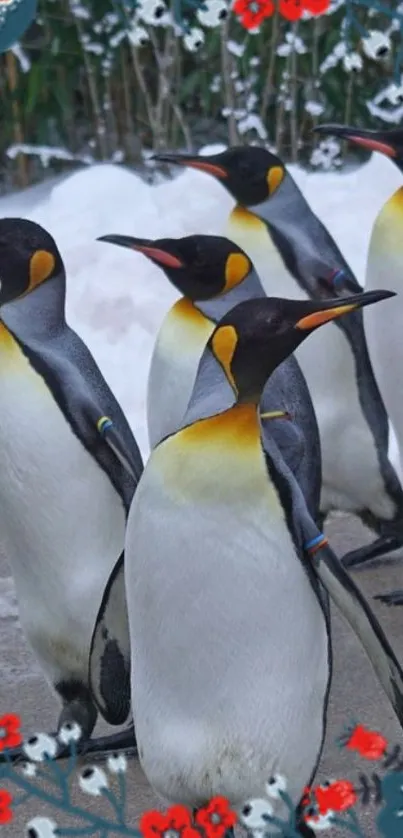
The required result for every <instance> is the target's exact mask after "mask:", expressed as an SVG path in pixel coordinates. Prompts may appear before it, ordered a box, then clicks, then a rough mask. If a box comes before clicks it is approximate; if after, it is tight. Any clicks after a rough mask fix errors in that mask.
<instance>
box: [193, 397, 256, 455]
mask: <svg viewBox="0 0 403 838" xmlns="http://www.w3.org/2000/svg"><path fill="white" fill-rule="evenodd" d="M177 441H178V444H179V445H183V446H185V445H186V446H187V445H192V444H193V445H196V446H199V447H200V449H201V452H202V450H203V447H204V446H208V447H210V446H211V447H212V448H213V449H214V451H215V449H216V448H217V450H218V451H219V452H222V453H224V449H228V448H229V449H231V448H233V449H234V450H235V451H236V452H237V455H241V453H246V452H247V451H250V449H251V447H252V448H256V449H257V450H258V451H259V452H260V448H261V445H260V426H259V420H258V411H257V410H256V405H254V404H236V405H234V406H233V407H231V408H230V409H229V410H225V411H224V413H218V414H217V415H216V416H210V417H208V418H207V419H200V420H199V421H198V422H195V423H194V424H193V425H189V426H188V427H187V428H183V430H181V431H179V433H178V434H177Z"/></svg>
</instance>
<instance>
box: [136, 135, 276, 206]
mask: <svg viewBox="0 0 403 838" xmlns="http://www.w3.org/2000/svg"><path fill="white" fill-rule="evenodd" d="M153 160H159V161H161V162H164V163H175V164H177V165H179V166H187V167H190V168H192V169H199V170H200V171H201V172H206V173H207V174H209V175H213V177H215V178H217V180H219V181H221V183H222V184H223V186H225V188H226V190H227V191H228V192H229V193H230V195H231V196H232V197H233V198H234V199H235V201H236V202H237V204H240V205H241V206H244V207H254V206H258V205H259V204H263V203H264V201H267V199H268V198H271V196H272V195H273V194H274V193H275V192H276V191H277V189H278V188H279V187H280V186H281V183H282V182H283V180H284V178H285V176H286V173H287V171H286V168H285V166H284V163H283V162H282V161H281V160H280V158H279V157H277V156H276V155H275V154H272V153H271V151H267V149H265V148H259V147H258V146H234V147H233V148H229V149H227V150H226V151H223V152H221V153H220V154H212V155H207V156H204V155H203V156H202V155H199V156H197V155H191V154H154V155H153Z"/></svg>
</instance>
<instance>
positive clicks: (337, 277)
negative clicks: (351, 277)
mask: <svg viewBox="0 0 403 838" xmlns="http://www.w3.org/2000/svg"><path fill="white" fill-rule="evenodd" d="M345 278H346V277H345V274H344V271H335V273H334V274H333V275H332V284H333V286H334V288H336V286H337V285H339V284H340V282H343V280H344V279H345Z"/></svg>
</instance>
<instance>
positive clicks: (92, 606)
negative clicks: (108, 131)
mask: <svg viewBox="0 0 403 838" xmlns="http://www.w3.org/2000/svg"><path fill="white" fill-rule="evenodd" d="M65 293H66V276H65V269H64V265H63V261H62V257H61V255H60V253H59V250H58V248H57V245H56V243H55V241H54V239H53V238H52V236H51V235H50V234H49V233H48V232H47V231H46V230H44V229H43V228H42V227H41V226H39V224H36V223H34V222H32V221H28V220H25V219H22V218H2V219H0V390H1V409H0V459H1V464H2V467H1V477H0V539H1V544H2V548H3V551H4V554H5V556H6V557H7V560H8V562H9V565H10V569H11V572H12V575H13V578H14V582H15V587H16V593H17V600H18V607H19V617H20V622H21V625H22V628H23V631H24V633H25V636H26V638H27V640H28V642H29V644H30V646H31V648H32V650H33V652H34V654H35V655H36V658H37V660H38V661H39V663H40V666H41V668H42V671H43V673H44V675H45V677H46V679H47V681H48V683H49V684H50V686H51V687H52V688H53V690H54V691H55V693H56V695H57V696H58V698H59V700H60V702H61V704H62V710H61V713H60V717H59V722H58V730H60V728H61V727H62V726H63V725H66V724H67V725H74V724H75V723H76V724H79V725H80V727H81V732H82V739H81V743H79V746H78V751H80V749H81V748H83V749H85V750H86V751H87V752H92V751H96V750H104V748H105V749H109V747H112V748H113V747H116V746H118V745H119V741H120V736H119V734H118V735H117V736H116V735H115V736H112V737H104V738H103V739H100V740H93V741H88V740H89V738H90V736H91V734H92V731H93V729H94V727H95V723H96V719H97V709H96V706H95V704H94V703H93V700H92V697H91V693H90V689H89V683H88V658H89V650H90V642H91V636H92V631H93V627H94V620H95V618H96V615H97V613H98V609H99V606H100V602H101V600H102V595H103V592H104V589H105V585H106V583H107V580H108V578H109V576H110V574H111V571H112V569H113V567H114V565H115V564H116V561H117V559H118V557H119V556H120V555H121V554H122V551H123V549H124V537H125V528H126V518H127V513H128V510H129V507H130V503H131V500H132V498H133V494H134V492H135V489H136V486H137V483H138V481H139V478H140V475H141V473H142V470H143V463H142V458H141V454H140V451H139V448H138V446H137V443H136V441H135V439H134V437H133V435H132V432H131V430H130V427H129V425H128V423H127V421H126V419H125V417H124V415H123V412H122V410H121V408H120V406H119V404H118V403H117V401H116V399H115V398H114V396H113V395H112V393H111V391H110V389H109V387H108V386H107V384H106V382H105V380H104V378H103V377H102V374H101V372H100V370H99V368H98V366H97V365H96V363H95V360H94V358H93V357H92V355H91V354H90V352H89V350H88V349H87V347H86V346H85V344H84V343H83V341H82V340H81V339H80V338H79V336H78V335H77V334H76V333H75V332H74V331H73V330H72V329H71V328H70V327H69V326H68V324H67V322H66V319H65ZM109 440H110V443H109ZM116 452H118V453H116ZM117 655H118V650H116V648H115V647H114V646H113V645H109V653H108V654H107V655H106V657H105V661H106V663H107V666H108V671H109V673H110V678H112V680H113V678H114V672H115V669H116V664H117V663H118V661H117ZM127 736H128V732H127V731H126V732H125V741H126V740H127ZM133 736H134V734H133ZM132 744H133V745H134V738H133V740H132ZM20 753H21V752H20V750H19V749H16V751H13V752H10V756H12V757H13V758H15V759H16V758H18V757H19V756H20ZM61 754H62V751H61V752H60V754H59V755H61Z"/></svg>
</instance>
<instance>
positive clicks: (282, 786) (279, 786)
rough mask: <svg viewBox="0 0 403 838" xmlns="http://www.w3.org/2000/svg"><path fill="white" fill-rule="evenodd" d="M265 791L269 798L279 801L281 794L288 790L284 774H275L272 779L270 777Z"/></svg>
mask: <svg viewBox="0 0 403 838" xmlns="http://www.w3.org/2000/svg"><path fill="white" fill-rule="evenodd" d="M265 790H266V794H267V796H268V797H273V798H274V799H276V800H278V799H279V797H280V792H282V791H286V790H287V780H286V779H285V777H283V775H282V774H273V776H272V777H269V779H268V781H267V783H266V785H265Z"/></svg>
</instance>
